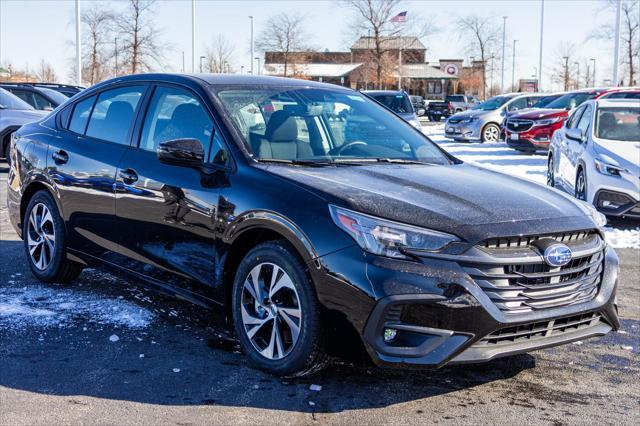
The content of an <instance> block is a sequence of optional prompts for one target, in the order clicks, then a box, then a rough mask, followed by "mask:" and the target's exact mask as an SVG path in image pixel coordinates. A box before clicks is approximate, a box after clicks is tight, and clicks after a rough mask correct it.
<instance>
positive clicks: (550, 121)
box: [533, 117, 562, 126]
mask: <svg viewBox="0 0 640 426" xmlns="http://www.w3.org/2000/svg"><path fill="white" fill-rule="evenodd" d="M559 121H562V117H553V118H545V119H543V120H535V121H534V122H533V125H534V126H548V125H549V124H553V123H557V122H559Z"/></svg>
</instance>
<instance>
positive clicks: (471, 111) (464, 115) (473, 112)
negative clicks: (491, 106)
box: [449, 109, 499, 119]
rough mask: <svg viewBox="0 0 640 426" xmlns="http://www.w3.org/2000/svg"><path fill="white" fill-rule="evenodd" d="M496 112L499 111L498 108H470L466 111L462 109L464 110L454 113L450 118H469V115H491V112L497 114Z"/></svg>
mask: <svg viewBox="0 0 640 426" xmlns="http://www.w3.org/2000/svg"><path fill="white" fill-rule="evenodd" d="M496 113H499V112H498V110H492V111H485V110H481V109H468V110H466V111H462V112H458V113H456V114H453V115H452V116H450V117H449V118H458V119H464V118H467V117H479V116H483V115H490V114H496Z"/></svg>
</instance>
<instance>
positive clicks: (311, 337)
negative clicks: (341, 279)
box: [232, 241, 327, 376]
mask: <svg viewBox="0 0 640 426" xmlns="http://www.w3.org/2000/svg"><path fill="white" fill-rule="evenodd" d="M232 304H233V305H232V309H233V320H234V325H235V329H236V333H237V334H238V337H239V339H240V343H241V344H242V347H243V349H244V352H245V353H246V355H247V356H248V357H249V360H250V361H251V363H252V364H254V365H255V366H256V367H258V368H260V369H263V370H266V371H269V372H271V373H273V374H277V375H281V376H303V375H308V374H311V373H314V372H316V371H319V370H320V369H322V368H323V367H324V366H325V365H326V364H327V356H326V355H325V352H324V346H323V343H322V330H321V318H320V309H319V306H318V301H317V300H316V296H315V292H314V289H313V286H312V283H311V280H310V278H309V276H308V273H307V268H306V267H305V266H304V263H303V262H302V261H300V260H299V258H298V256H297V254H296V253H295V252H294V251H293V250H292V249H291V248H290V247H289V246H288V244H287V243H286V242H284V241H270V242H266V243H263V244H260V245H258V246H256V247H255V248H253V249H252V250H251V251H250V252H249V253H248V254H247V255H246V256H245V258H244V259H243V260H242V262H241V263H240V266H239V267H238V271H237V273H236V277H235V280H234V284H233V298H232Z"/></svg>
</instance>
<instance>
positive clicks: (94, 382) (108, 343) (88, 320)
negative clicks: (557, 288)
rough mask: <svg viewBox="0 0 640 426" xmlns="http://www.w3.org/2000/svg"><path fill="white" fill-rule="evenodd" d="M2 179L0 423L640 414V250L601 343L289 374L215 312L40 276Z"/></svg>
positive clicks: (140, 289)
mask: <svg viewBox="0 0 640 426" xmlns="http://www.w3.org/2000/svg"><path fill="white" fill-rule="evenodd" d="M3 166H4V164H0V169H2V167H3ZM5 185H6V173H4V172H2V170H0V236H1V238H0V259H2V260H0V265H2V267H1V268H0V424H69V423H90V424H96V423H103V424H104V423H109V424H132V423H145V424H151V423H162V424H180V425H188V424H209V423H234V424H235V423H247V424H249V423H250V424H255V423H260V424H277V423H278V424H281V423H284V422H286V423H305V424H306V423H315V422H323V423H339V424H356V423H357V424H380V423H391V424H406V423H427V422H429V423H450V424H479V423H493V424H506V423H515V422H518V423H543V424H545V423H547V424H584V423H606V424H614V423H615V424H638V423H639V422H640V355H639V350H640V348H639V346H640V337H639V336H640V279H639V278H638V277H640V251H638V250H632V249H620V250H618V254H619V256H620V259H621V265H622V271H621V279H620V283H619V295H618V300H619V304H620V313H621V318H622V324H623V327H622V330H621V331H620V332H617V333H610V334H609V335H607V336H606V337H604V338H599V339H591V340H585V341H582V342H575V343H574V344H569V345H565V346H561V347H557V348H552V349H547V350H541V351H536V352H533V353H531V354H526V355H519V356H515V357H510V358H504V359H499V360H496V361H492V362H489V363H486V364H479V365H473V366H456V367H448V368H444V369H442V370H438V371H390V370H381V369H378V368H375V367H373V366H371V365H369V364H367V363H363V362H351V361H345V360H342V361H337V362H336V363H335V364H334V365H333V366H331V367H330V368H328V369H327V370H325V371H324V372H322V373H321V374H319V375H316V376H313V377H311V378H305V379H301V380H283V379H279V378H275V377H273V376H270V375H267V374H264V373H262V372H260V371H257V370H254V369H252V368H251V367H250V366H249V365H248V363H247V361H246V360H245V358H244V356H243V355H242V354H241V353H240V350H239V346H238V345H237V342H236V341H235V339H234V337H233V334H232V333H231V332H230V331H229V327H228V325H227V324H226V323H225V321H224V318H223V317H222V316H221V315H220V314H219V313H216V312H210V311H206V310H204V309H201V308H199V307H195V306H193V305H190V304H188V303H186V302H182V301H178V300H174V299H170V298H168V297H165V296H162V295H159V294H156V293H153V292H151V291H149V290H147V289H146V288H145V287H144V286H142V285H140V284H138V283H135V282H130V281H127V280H124V279H121V278H118V277H114V276H112V275H109V274H106V273H103V272H100V271H96V270H86V271H85V272H83V274H82V275H81V277H80V279H79V281H78V282H77V283H75V284H73V285H70V286H61V285H54V284H51V285H46V284H41V283H38V282H37V281H36V280H35V279H34V278H33V277H32V276H31V274H30V273H29V270H28V266H27V264H26V258H25V255H24V251H23V247H22V242H21V241H18V240H17V236H16V235H15V234H14V233H13V231H12V230H11V228H10V226H9V224H8V220H7V215H6V208H5V204H6V198H5V197H6V195H5V192H6V189H5ZM312 384H317V385H320V386H321V387H322V388H321V390H320V391H314V390H311V389H310V386H311V385H312ZM314 388H315V387H314Z"/></svg>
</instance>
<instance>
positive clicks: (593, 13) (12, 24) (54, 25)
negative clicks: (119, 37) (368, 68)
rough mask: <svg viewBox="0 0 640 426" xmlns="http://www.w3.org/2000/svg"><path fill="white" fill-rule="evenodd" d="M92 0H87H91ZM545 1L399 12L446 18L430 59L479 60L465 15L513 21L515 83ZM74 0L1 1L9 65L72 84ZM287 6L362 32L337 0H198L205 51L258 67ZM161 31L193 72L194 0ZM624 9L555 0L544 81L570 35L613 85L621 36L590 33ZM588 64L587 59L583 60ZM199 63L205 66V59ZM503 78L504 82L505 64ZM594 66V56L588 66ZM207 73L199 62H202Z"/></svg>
mask: <svg viewBox="0 0 640 426" xmlns="http://www.w3.org/2000/svg"><path fill="white" fill-rule="evenodd" d="M91 2H92V0H81V3H80V4H81V7H83V6H88V4H89V3H91ZM98 3H101V4H102V5H103V6H104V7H106V8H110V9H113V10H119V9H122V8H123V7H124V6H125V3H123V2H122V0H116V1H113V0H112V1H99V2H98ZM540 5H541V2H540V0H511V1H506V0H505V1H497V0H493V1H492V0H449V1H436V0H434V1H427V0H423V1H405V2H403V3H402V6H401V7H400V8H399V10H398V12H400V11H403V10H407V11H409V14H412V13H413V14H416V13H417V14H419V15H420V16H421V17H424V18H428V19H430V20H432V21H433V22H435V23H436V26H437V31H436V32H435V33H433V34H432V35H430V36H428V37H425V38H423V39H422V41H423V43H424V44H425V45H426V46H427V60H428V61H430V62H436V61H437V60H438V59H440V58H447V59H455V58H464V59H466V60H468V59H469V53H468V52H467V49H466V47H467V44H466V43H465V40H464V38H461V37H460V36H459V34H458V32H457V31H456V29H455V22H456V19H457V18H459V17H460V16H463V15H466V14H470V13H476V14H479V15H482V16H490V17H492V19H494V21H495V22H496V24H498V25H499V26H500V27H501V26H502V21H503V20H502V16H507V21H506V37H505V40H506V43H505V44H506V46H507V48H506V54H505V57H506V60H505V86H508V85H510V84H511V75H512V74H511V68H512V66H511V65H512V48H511V46H512V45H513V40H514V39H517V40H518V43H517V49H516V60H515V62H516V65H515V79H516V80H518V79H519V78H530V77H531V76H532V74H533V73H534V67H537V66H538V52H539V39H540ZM74 8H75V1H74V0H0V64H3V65H5V66H6V65H7V64H8V63H11V64H13V65H14V66H15V67H17V68H25V67H27V66H28V67H29V68H31V69H33V68H34V67H36V66H37V65H38V64H39V63H40V61H41V60H42V59H44V60H45V61H46V62H49V63H51V64H52V65H53V67H54V69H55V71H56V74H57V75H58V76H59V77H60V80H61V81H65V82H70V81H69V80H70V75H69V69H70V67H71V64H72V63H73V57H74V55H75V48H74V44H73V41H74V40H75V32H74V31H75V30H74ZM280 12H299V13H301V14H303V15H304V16H305V17H306V19H305V25H306V32H307V33H308V34H310V35H311V44H312V45H314V46H316V47H318V48H320V49H321V50H324V49H329V50H348V48H349V46H350V44H351V42H352V41H353V39H352V38H350V35H351V34H352V31H350V30H349V23H350V22H351V21H352V15H351V12H350V11H349V10H348V9H347V8H346V7H344V6H341V5H340V4H339V3H338V2H337V1H334V0H306V1H302V0H295V1H294V0H290V1H276V0H263V1H252V0H236V1H228V0H227V1H213V0H197V1H196V54H195V57H196V58H199V57H200V56H201V55H203V54H204V51H205V46H206V45H207V44H210V43H211V40H212V39H213V38H215V37H216V36H217V34H223V35H224V36H225V37H226V38H227V39H229V40H230V41H232V43H233V44H234V45H235V54H234V59H233V61H232V65H233V66H234V67H235V69H240V67H241V66H245V69H248V68H249V65H250V62H249V61H250V53H249V52H250V49H249V47H250V20H249V18H248V16H249V15H253V16H254V28H255V29H254V31H255V34H256V36H257V34H259V33H260V32H261V31H262V30H263V28H264V23H265V22H266V20H267V19H268V17H269V16H271V15H273V14H277V13H280ZM153 19H154V20H155V22H156V25H157V27H158V28H159V29H160V30H161V39H162V40H163V41H164V42H165V45H166V46H167V47H168V49H167V50H166V52H165V58H166V61H165V62H164V63H163V64H162V69H161V70H164V71H174V72H180V71H181V70H182V52H183V51H184V55H185V62H186V71H191V1H190V0H161V1H158V3H157V4H156V6H155V12H154V18H153ZM614 19H615V14H614V13H611V12H609V11H607V10H604V8H603V1H602V0H546V1H545V30H544V49H543V67H542V68H543V81H542V82H543V87H544V88H546V89H548V90H558V89H560V87H557V85H552V83H551V74H552V70H553V68H554V65H555V63H556V62H557V61H558V58H559V57H561V56H562V55H561V54H559V53H558V50H559V45H560V43H562V42H563V41H564V42H570V43H575V45H576V46H577V52H576V53H577V55H576V56H577V57H581V58H583V59H584V60H588V59H589V58H595V59H596V81H597V83H598V84H603V83H604V80H605V79H607V78H611V77H610V76H611V74H612V71H611V70H612V63H613V42H604V41H598V40H593V39H590V38H589V35H590V34H591V33H592V32H593V30H594V29H595V28H597V27H598V26H600V25H602V24H603V23H605V22H611V23H613V22H614ZM581 62H583V61H581ZM196 66H197V65H196ZM496 66H497V70H496V73H495V76H494V78H495V79H497V81H499V79H500V67H501V64H500V63H498V64H497V65H496ZM582 67H583V70H584V64H582ZM196 71H197V70H196Z"/></svg>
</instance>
